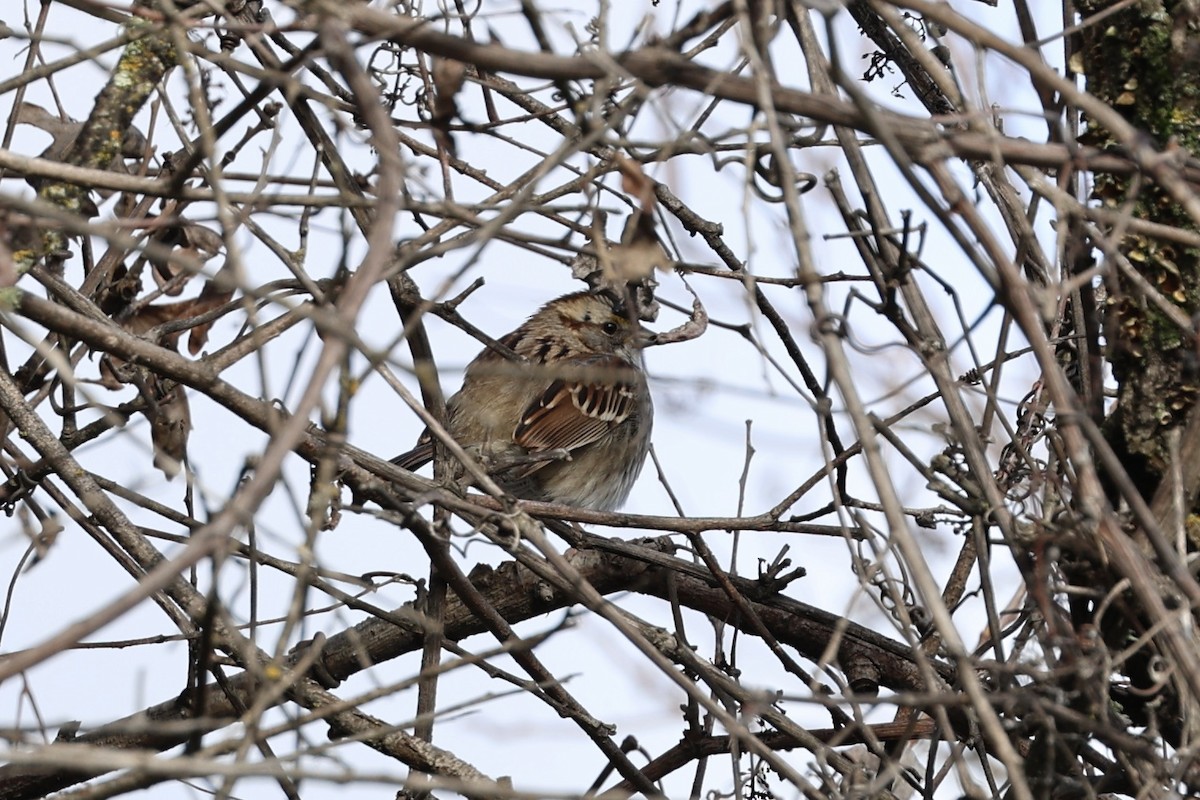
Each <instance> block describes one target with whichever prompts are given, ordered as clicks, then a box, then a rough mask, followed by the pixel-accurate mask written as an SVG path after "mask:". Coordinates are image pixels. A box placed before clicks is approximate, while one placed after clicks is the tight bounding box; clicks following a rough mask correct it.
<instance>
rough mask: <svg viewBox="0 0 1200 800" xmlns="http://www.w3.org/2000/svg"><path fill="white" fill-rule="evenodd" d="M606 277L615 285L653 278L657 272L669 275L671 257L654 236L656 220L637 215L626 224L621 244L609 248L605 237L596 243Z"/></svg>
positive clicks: (631, 217) (647, 216) (655, 235)
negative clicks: (656, 270)
mask: <svg viewBox="0 0 1200 800" xmlns="http://www.w3.org/2000/svg"><path fill="white" fill-rule="evenodd" d="M593 241H594V243H595V245H596V255H597V257H598V258H599V260H600V266H601V268H602V269H603V270H604V277H605V279H606V280H607V281H609V282H612V283H617V284H620V283H632V282H636V281H640V280H643V279H645V278H647V277H649V276H650V275H652V274H654V270H655V268H658V269H660V270H662V271H664V272H669V271H670V270H671V268H672V262H671V257H670V256H669V255H668V254H667V251H666V249H665V248H663V246H662V243H661V242H659V240H658V235H657V234H656V233H655V232H654V219H653V217H651V216H649V215H648V214H645V213H642V212H637V213H634V214H632V215H631V216H630V217H629V219H627V220H626V221H625V230H624V231H622V233H621V243H620V244H613V245H610V244H608V242H606V241H605V240H604V238H603V237H597V238H594V239H593Z"/></svg>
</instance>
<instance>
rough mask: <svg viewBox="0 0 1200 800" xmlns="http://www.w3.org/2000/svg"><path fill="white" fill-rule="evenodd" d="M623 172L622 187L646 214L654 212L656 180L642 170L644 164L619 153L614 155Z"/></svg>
mask: <svg viewBox="0 0 1200 800" xmlns="http://www.w3.org/2000/svg"><path fill="white" fill-rule="evenodd" d="M613 162H614V163H615V164H616V165H617V170H618V171H619V172H620V173H621V189H622V191H624V192H625V194H627V195H629V196H630V197H632V198H633V199H634V200H636V201H637V202H638V204H639V205H640V206H641V209H642V213H643V214H645V215H646V216H652V215H653V214H654V208H655V203H654V187H655V185H656V184H655V182H654V180H653V179H652V178H651V177H650V176H649V175H647V174H646V173H645V171H643V170H642V165H641V164H639V163H638V162H636V161H633V160H632V159H629V158H626V157H625V156H623V155H621V154H620V153H617V154H616V156H614V157H613Z"/></svg>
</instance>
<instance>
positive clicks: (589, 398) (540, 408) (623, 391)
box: [513, 358, 635, 466]
mask: <svg viewBox="0 0 1200 800" xmlns="http://www.w3.org/2000/svg"><path fill="white" fill-rule="evenodd" d="M595 366H596V368H597V369H602V370H613V369H622V368H627V367H628V364H625V363H624V362H623V361H621V360H620V359H618V358H606V359H597V360H596V363H595ZM634 398H635V394H634V387H633V386H632V385H631V384H629V383H626V382H623V381H606V382H603V383H595V382H583V381H571V380H561V379H560V380H556V381H554V382H553V383H551V384H550V386H549V387H548V388H547V389H546V391H545V392H543V393H542V396H541V397H539V398H538V399H537V401H535V402H534V403H533V404H532V405H531V406H530V407H529V408H528V409H527V410H526V411H525V413H524V414H523V415H522V416H521V421H520V423H518V424H517V429H516V431H515V432H514V433H513V441H514V442H516V443H517V444H519V445H520V446H522V447H524V448H525V449H526V450H528V451H529V452H531V453H536V452H539V451H546V450H558V449H563V450H578V449H579V448H580V447H585V446H587V445H589V444H592V443H593V442H596V441H599V440H600V439H601V438H603V437H604V435H605V434H607V433H608V432H609V431H610V430H612V428H613V426H615V425H619V424H621V423H622V422H624V421H625V420H626V419H628V418H629V415H630V414H632V413H633V410H634V406H635V399H634ZM538 466H541V465H538Z"/></svg>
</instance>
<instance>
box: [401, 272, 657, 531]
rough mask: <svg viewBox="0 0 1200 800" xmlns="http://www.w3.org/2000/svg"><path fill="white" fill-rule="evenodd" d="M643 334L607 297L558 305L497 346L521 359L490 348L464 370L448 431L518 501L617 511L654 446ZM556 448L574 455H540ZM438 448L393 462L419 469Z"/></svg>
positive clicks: (570, 298)
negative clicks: (556, 456) (651, 443)
mask: <svg viewBox="0 0 1200 800" xmlns="http://www.w3.org/2000/svg"><path fill="white" fill-rule="evenodd" d="M646 336H647V332H646V331H645V330H644V329H643V328H642V327H641V326H640V325H638V324H637V323H636V322H635V321H634V320H633V319H631V318H630V316H628V315H627V314H626V313H625V309H624V308H623V307H622V306H621V304H620V303H619V302H615V301H614V300H613V299H612V298H611V297H609V296H606V295H598V294H591V293H588V292H577V293H575V294H568V295H564V296H563V297H559V298H558V299H556V300H552V301H550V302H549V303H547V304H546V305H544V306H543V307H542V308H541V309H540V310H539V311H538V312H537V313H536V314H534V315H533V316H532V317H530V318H529V319H528V320H526V321H525V323H524V324H523V325H521V327H519V328H517V329H516V330H515V331H513V332H512V333H510V334H508V335H507V336H504V337H503V338H501V339H500V340H499V342H500V344H502V345H504V346H505V347H507V348H509V349H510V350H512V351H513V352H514V353H516V354H517V355H518V356H520V357H521V360H520V361H516V360H512V359H510V358H507V357H506V356H505V355H503V354H501V353H500V352H497V351H496V350H493V349H491V348H487V349H485V350H484V351H483V352H481V353H480V354H479V355H478V356H476V357H475V360H474V361H472V362H471V363H470V364H469V365H468V366H467V372H466V376H465V377H464V379H463V386H462V389H460V390H459V392H458V393H457V394H455V395H454V396H453V397H451V398H450V400H449V401H447V403H446V429H447V431H449V433H450V435H451V436H453V437H454V438H455V440H456V441H457V442H458V443H459V444H461V445H462V446H463V447H464V448H465V449H466V450H467V452H469V453H470V454H471V455H472V456H475V457H477V458H479V459H480V460H481V461H482V462H483V463H484V465H485V466H486V467H488V469H489V471H490V472H491V473H492V475H493V477H494V478H495V480H496V482H497V483H498V484H500V486H501V487H503V488H504V489H505V490H506V491H508V492H510V493H512V494H513V495H516V496H517V497H521V498H524V499H527V500H541V501H545V502H551V503H562V504H565V505H572V506H580V507H582V508H592V509H597V510H601V511H610V510H612V509H614V508H617V507H618V506H620V505H621V504H622V503H624V502H625V498H626V497H628V496H629V490H630V489H631V488H632V487H633V483H634V481H635V480H636V479H637V476H638V473H640V472H641V471H642V464H643V462H645V460H646V453H647V452H648V451H649V449H650V426H651V423H652V421H653V417H654V406H653V404H652V403H651V402H650V390H649V388H648V387H647V385H646V375H645V372H644V371H643V368H642V354H641V347H642V345H643V344H644V343H645V341H646ZM556 450H563V451H566V452H567V453H568V454H569V455H568V457H567V458H566V459H562V458H554V457H553V455H547V458H546V459H539V458H537V457H538V456H539V455H542V454H552V453H553V451H556ZM433 451H434V444H433V440H432V438H431V437H430V435H429V433H428V432H426V433H425V434H423V435H422V436H421V439H420V440H419V441H418V442H417V446H416V447H415V448H413V449H412V450H411V451H409V452H407V453H405V454H403V455H400V456H397V457H396V458H394V459H392V462H393V463H394V464H398V465H399V466H401V467H404V468H405V469H416V468H418V467H420V466H421V465H423V464H425V463H427V462H429V461H430V460H431V459H432V458H433Z"/></svg>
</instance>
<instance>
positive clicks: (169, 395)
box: [146, 381, 192, 480]
mask: <svg viewBox="0 0 1200 800" xmlns="http://www.w3.org/2000/svg"><path fill="white" fill-rule="evenodd" d="M166 383H167V382H164V381H155V384H154V387H153V390H152V392H148V393H147V394H155V395H158V396H157V397H147V407H146V416H147V417H148V418H149V419H150V439H151V441H152V442H153V443H154V466H155V467H157V468H158V469H160V470H162V473H163V474H164V475H166V476H167V479H168V480H169V479H171V478H174V477H175V476H176V475H178V474H179V472H180V470H181V469H182V468H183V462H184V459H185V458H186V457H187V443H188V435H189V434H190V433H191V432H192V414H191V410H190V408H189V407H188V399H187V393H186V392H185V391H184V388H183V385H182V384H179V383H175V382H173V381H171V382H169V383H170V387H169V388H166Z"/></svg>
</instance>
